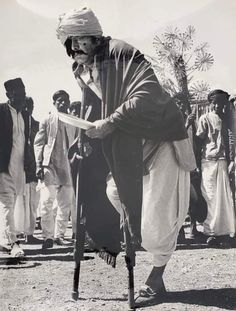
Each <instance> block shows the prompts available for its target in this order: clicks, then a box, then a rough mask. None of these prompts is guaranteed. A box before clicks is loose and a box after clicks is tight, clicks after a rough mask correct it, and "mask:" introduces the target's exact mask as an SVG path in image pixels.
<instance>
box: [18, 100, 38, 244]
mask: <svg viewBox="0 0 236 311" xmlns="http://www.w3.org/2000/svg"><path fill="white" fill-rule="evenodd" d="M23 110H24V111H26V112H27V113H28V115H29V141H28V144H29V148H30V153H31V157H32V162H33V165H32V166H31V170H30V171H29V172H28V173H27V175H26V187H25V194H24V195H21V196H17V199H16V206H15V223H16V231H17V232H18V233H23V234H24V235H26V241H27V243H28V244H40V243H42V242H41V241H40V240H39V239H37V238H35V237H34V236H33V234H34V230H35V225H36V217H37V209H38V206H39V192H37V191H36V187H37V182H38V179H37V177H36V162H35V156H34V139H35V136H36V134H37V132H38V130H39V122H38V121H36V120H35V119H34V118H33V116H32V113H33V110H34V102H33V99H32V97H26V101H25V105H24V107H23Z"/></svg>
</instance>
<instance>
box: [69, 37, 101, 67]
mask: <svg viewBox="0 0 236 311" xmlns="http://www.w3.org/2000/svg"><path fill="white" fill-rule="evenodd" d="M71 40H72V45H71V48H72V50H73V51H74V52H75V56H74V60H75V61H76V62H77V63H78V64H79V65H90V64H92V63H93V59H94V56H95V50H96V47H97V46H98V43H96V42H93V39H92V37H88V36H86V37H77V36H75V37H71Z"/></svg>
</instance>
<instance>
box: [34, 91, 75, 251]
mask: <svg viewBox="0 0 236 311" xmlns="http://www.w3.org/2000/svg"><path fill="white" fill-rule="evenodd" d="M69 106H70V98H69V94H68V93H67V92H66V91H64V90H59V91H57V92H56V93H54V95H53V107H52V109H51V112H50V113H49V114H48V116H47V117H46V118H45V119H44V120H43V121H42V122H41V124H40V127H39V132H38V133H37V134H36V137H35V142H34V150H35V158H36V166H37V169H36V176H37V177H38V178H39V179H40V180H41V182H42V185H41V190H40V191H41V199H40V200H41V226H42V235H43V238H44V242H43V245H42V249H43V250H46V249H48V248H52V247H53V240H54V238H55V243H57V244H58V245H68V244H69V242H68V241H67V240H66V239H65V232H66V228H67V225H68V219H69V214H70V212H71V210H72V209H75V204H74V202H75V199H74V197H75V195H74V190H73V187H72V177H71V170H70V163H69V160H68V155H67V153H68V148H69V146H70V145H71V143H72V142H73V140H74V138H75V128H74V127H72V126H70V125H67V124H65V123H63V122H62V121H60V120H59V118H58V112H63V113H68V111H69ZM55 200H56V201H57V204H54V201H55ZM73 214H74V215H75V213H73Z"/></svg>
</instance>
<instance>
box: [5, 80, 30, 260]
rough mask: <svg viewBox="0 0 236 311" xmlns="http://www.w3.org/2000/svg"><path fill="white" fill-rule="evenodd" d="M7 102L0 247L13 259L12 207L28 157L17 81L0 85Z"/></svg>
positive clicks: (21, 86)
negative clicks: (4, 90) (3, 89)
mask: <svg viewBox="0 0 236 311" xmlns="http://www.w3.org/2000/svg"><path fill="white" fill-rule="evenodd" d="M4 86H5V89H6V95H7V97H8V99H9V100H8V102H7V103H4V104H0V246H1V248H2V249H3V250H8V251H9V252H10V254H11V255H12V256H13V257H22V256H24V251H23V250H22V249H21V248H20V246H19V243H18V241H17V238H16V232H15V223H14V206H15V201H16V196H17V195H20V194H23V193H24V190H25V189H24V187H25V172H26V171H27V169H28V168H29V166H30V159H29V157H28V155H29V154H28V148H27V147H28V138H27V136H28V123H27V120H28V118H27V116H26V115H25V114H23V113H21V111H22V107H23V105H24V103H25V86H24V84H23V82H22V80H21V79H20V78H16V79H12V80H8V81H6V82H5V83H4Z"/></svg>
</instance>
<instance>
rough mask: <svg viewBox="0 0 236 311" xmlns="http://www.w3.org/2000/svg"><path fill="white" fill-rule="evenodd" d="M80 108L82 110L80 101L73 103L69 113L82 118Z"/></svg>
mask: <svg viewBox="0 0 236 311" xmlns="http://www.w3.org/2000/svg"><path fill="white" fill-rule="evenodd" d="M80 108H81V102H80V101H75V102H72V103H71V104H70V107H69V113H70V114H71V115H72V116H76V117H79V116H80Z"/></svg>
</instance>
